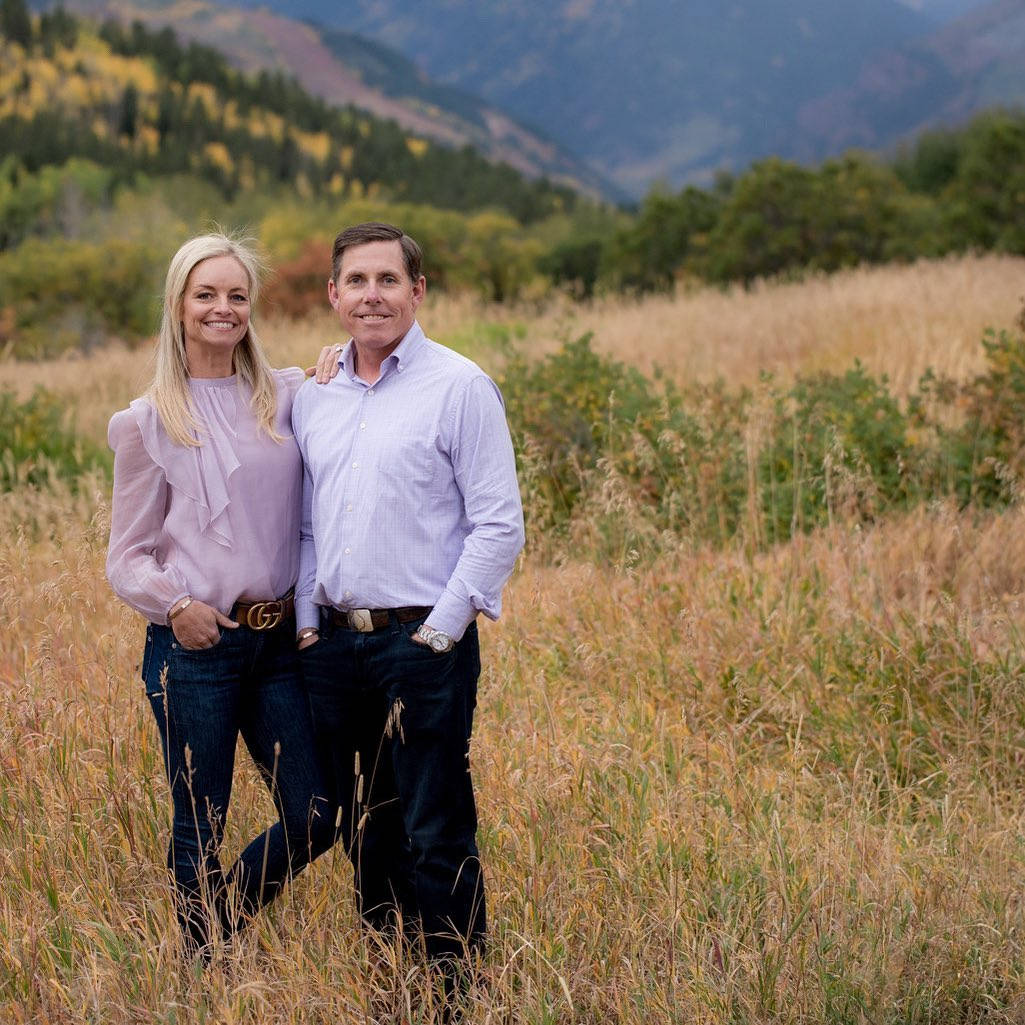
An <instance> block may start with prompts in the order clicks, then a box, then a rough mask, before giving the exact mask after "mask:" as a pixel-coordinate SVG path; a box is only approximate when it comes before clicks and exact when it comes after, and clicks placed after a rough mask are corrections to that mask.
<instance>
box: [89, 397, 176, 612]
mask: <svg viewBox="0 0 1025 1025" xmlns="http://www.w3.org/2000/svg"><path fill="white" fill-rule="evenodd" d="M107 440H108V442H109V444H110V447H111V448H112V449H113V450H114V490H113V498H112V502H111V522H110V547H109V549H108V552H107V579H108V580H109V581H110V585H111V587H112V588H113V589H114V593H115V594H117V596H118V597H119V598H121V599H122V600H123V601H125V602H126V603H127V604H129V605H131V606H132V608H134V609H136V610H138V611H139V612H141V613H142V614H143V615H144V616H145V617H146V618H147V619H149V620H150V621H151V622H153V623H161V624H166V623H167V612H168V610H169V609H170V608H171V607H172V606H173V605H174V603H175V602H177V601H179V600H180V599H181V598H183V597H185V595H186V594H188V593H189V587H188V583H187V581H186V580H185V578H184V576H183V575H182V573H181V572H180V571H179V570H178V569H177V568H176V567H175V566H171V565H167V564H165V563H164V562H163V561H161V557H160V547H161V537H162V531H163V525H164V518H165V507H166V503H167V480H166V478H165V476H164V471H163V470H162V469H161V468H160V467H159V466H157V464H156V463H154V462H153V460H152V459H151V458H150V456H149V454H148V453H147V451H146V447H145V445H144V444H143V440H142V432H141V430H140V428H139V424H138V422H137V421H136V418H135V416H134V415H133V414H132V411H131V410H128V409H126V410H123V411H121V412H120V413H116V414H115V415H114V417H113V418H112V419H111V421H110V427H109V428H108V431H107Z"/></svg>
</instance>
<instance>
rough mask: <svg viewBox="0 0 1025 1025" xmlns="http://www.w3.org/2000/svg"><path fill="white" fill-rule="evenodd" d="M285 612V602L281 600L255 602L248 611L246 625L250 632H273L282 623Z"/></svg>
mask: <svg viewBox="0 0 1025 1025" xmlns="http://www.w3.org/2000/svg"><path fill="white" fill-rule="evenodd" d="M284 612H285V607H284V602H282V601H280V600H277V599H276V600H274V601H258V602H254V603H253V604H252V605H250V606H249V608H248V609H246V613H245V624H244V625H245V626H248V627H249V629H250V630H273V629H274V627H276V626H278V625H279V624H280V623H281V620H282V618H283V617H284Z"/></svg>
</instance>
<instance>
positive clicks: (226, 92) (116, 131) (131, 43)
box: [0, 3, 573, 245]
mask: <svg viewBox="0 0 1025 1025" xmlns="http://www.w3.org/2000/svg"><path fill="white" fill-rule="evenodd" d="M6 6H7V7H8V8H10V9H14V8H15V7H16V5H15V4H12V3H8V4H7V5H6ZM6 20H7V23H8V31H7V32H6V33H5V36H6V38H4V39H3V40H2V41H0V47H2V49H0V68H2V69H3V70H2V71H0V96H2V99H0V152H2V153H5V154H9V155H17V158H18V162H19V164H20V165H21V166H22V167H23V168H24V169H25V170H26V171H29V172H32V171H36V170H38V169H39V168H41V167H43V166H45V165H48V164H60V163H63V162H64V161H65V160H67V159H68V158H69V157H82V158H86V159H89V160H93V161H95V162H96V163H98V164H101V165H104V166H108V167H111V168H116V169H117V172H118V177H119V179H121V180H131V179H132V178H133V177H134V176H135V175H136V174H138V173H140V172H143V173H146V174H149V175H162V174H175V173H189V174H192V175H195V176H197V177H199V178H200V179H201V180H204V181H207V182H210V183H212V184H214V185H215V186H216V187H217V188H218V189H219V190H220V191H221V192H222V193H223V194H224V195H225V197H227V198H231V197H232V196H234V195H236V194H237V193H238V192H239V191H240V190H243V189H264V188H272V187H274V186H276V185H280V184H287V185H288V187H289V188H290V189H293V190H294V191H295V192H296V193H298V194H299V195H300V196H321V195H334V196H360V195H367V194H376V195H380V196H382V197H387V198H389V199H392V200H409V201H415V202H424V203H430V204H433V205H436V206H439V207H446V208H451V209H461V210H467V209H473V208H475V207H478V206H481V205H484V204H490V203H497V204H499V205H501V206H503V207H504V208H505V209H507V210H508V211H509V212H510V213H512V214H513V215H514V216H516V217H517V218H518V219H521V220H524V221H531V220H536V219H537V218H539V217H542V216H545V215H547V214H549V213H551V212H552V211H553V210H557V209H561V208H563V207H564V206H565V205H567V204H572V202H573V193H572V192H571V191H570V190H568V189H566V188H556V187H553V186H551V185H549V184H548V183H546V182H528V181H527V180H526V179H524V178H523V177H522V176H521V175H519V174H517V173H516V172H514V171H513V170H512V169H511V168H509V167H507V166H502V165H496V164H492V163H489V162H488V161H486V160H485V159H484V158H483V157H481V156H480V155H479V154H477V153H476V152H475V151H473V150H471V149H468V148H463V149H459V150H453V149H448V148H445V147H442V146H438V145H436V144H434V143H432V142H429V141H427V140H425V139H422V138H417V137H414V136H411V135H409V134H408V133H406V132H404V131H403V130H402V129H401V128H399V127H398V126H397V125H396V124H395V123H394V122H388V121H382V120H379V119H376V118H374V117H371V116H369V115H366V114H363V113H361V112H357V111H356V110H354V109H353V108H351V107H348V108H342V109H338V108H334V107H331V106H329V105H328V104H327V103H325V102H324V101H323V100H320V99H317V98H314V97H312V96H310V95H309V94H308V93H306V92H305V91H304V90H303V89H301V88H300V87H299V86H298V85H297V84H296V83H295V81H294V80H292V79H290V78H286V77H284V76H282V75H280V74H271V73H268V72H261V73H259V74H257V75H253V76H247V75H243V74H241V73H239V72H237V71H235V70H234V69H233V68H231V67H230V66H229V65H228V63H227V62H226V60H225V59H224V57H223V56H221V54H219V53H218V52H217V51H215V50H213V49H211V48H209V47H205V46H200V45H199V44H196V43H190V44H188V45H187V46H185V45H182V44H180V43H179V42H178V40H177V39H176V37H175V35H174V33H173V32H172V31H170V30H169V29H164V30H160V31H151V30H148V29H146V28H145V27H143V26H142V25H141V24H139V23H136V24H134V25H133V26H131V28H128V29H125V28H123V27H121V26H120V25H119V24H118V23H116V22H106V23H104V24H103V25H102V26H101V27H99V29H98V30H97V29H96V28H94V27H93V26H91V25H90V24H88V23H86V22H83V21H79V20H78V19H75V18H74V17H73V16H71V15H69V14H67V13H65V12H63V11H61V10H57V11H54V12H53V13H51V14H44V15H42V16H41V17H40V19H39V21H38V25H37V27H36V29H35V30H33V29H32V27H31V22H30V21H25V22H24V24H25V25H26V26H27V28H23V29H21V30H20V31H19V29H18V26H17V19H16V17H14V16H12V14H10V13H8V15H7V19H6ZM4 241H5V243H6V244H8V245H9V244H10V243H11V242H12V241H14V240H13V239H11V238H10V237H8V238H6V239H5V240H4Z"/></svg>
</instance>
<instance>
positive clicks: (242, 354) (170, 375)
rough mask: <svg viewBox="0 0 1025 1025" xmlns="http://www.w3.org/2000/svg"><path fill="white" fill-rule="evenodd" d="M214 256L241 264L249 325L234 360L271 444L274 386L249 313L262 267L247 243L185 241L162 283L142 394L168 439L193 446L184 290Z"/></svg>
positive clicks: (213, 237) (196, 441) (219, 238)
mask: <svg viewBox="0 0 1025 1025" xmlns="http://www.w3.org/2000/svg"><path fill="white" fill-rule="evenodd" d="M215 256H233V257H234V258H235V259H236V260H238V262H239V263H240V264H241V265H242V269H243V270H244V271H245V272H246V277H247V278H248V279H249V306H250V314H249V326H248V329H247V330H246V333H245V336H244V337H243V338H242V339H241V341H240V342H239V343H238V345H236V346H235V352H234V354H233V357H232V359H233V362H234V366H235V373H236V374H238V377H239V382H240V383H245V384H247V385H249V387H250V388H251V389H252V394H253V397H252V400H251V402H250V406H251V408H252V410H253V415H254V416H255V417H256V422H257V424H258V425H259V427H260V429H261V430H264V431H266V432H267V434H268V435H270V437H271V438H273V439H274V440H275V441H281V440H282V437H281V435H280V434H278V433H277V432H276V431H275V430H274V416H275V414H276V413H277V406H278V396H277V388H276V387H275V384H274V378H273V376H272V368H271V365H270V363H269V362H268V360H267V356H266V355H265V354H264V351H263V346H262V345H261V343H260V339H259V337H258V336H257V334H256V329H255V327H254V326H253V320H252V310H253V308H254V307H255V306H256V299H257V296H258V295H259V291H260V276H261V271H262V266H261V262H260V258H259V256H258V255H257V253H256V251H255V249H254V248H253V245H252V242H251V240H249V239H242V238H232V237H231V236H229V235H224V234H222V233H220V232H213V233H211V234H209V235H199V236H197V237H196V238H191V239H189V240H188V242H186V243H185V244H184V245H183V246H182V247H181V248H180V249H179V250H178V252H177V253H175V254H174V256H172V257H171V263H170V264H169V265H168V268H167V278H166V280H165V282H164V313H163V317H162V318H161V321H160V334H159V335H158V336H157V351H156V367H155V370H154V374H153V382H152V383H151V384H150V387H149V390H148V391H147V392H146V395H147V397H148V398H149V400H150V401H151V402H152V403H153V405H154V407H155V408H156V411H157V413H158V414H159V415H160V421H161V423H162V424H163V425H164V430H165V431H167V435H168V437H169V438H170V439H171V440H172V441H175V442H177V443H178V444H179V445H188V446H192V447H197V446H199V445H202V441H201V439H200V438H199V436H198V435H199V433H200V431H201V426H200V424H199V423H198V421H197V420H196V416H195V411H194V410H193V406H192V396H191V394H190V392H189V367H188V363H187V361H186V358H185V329H184V326H183V324H182V309H183V305H184V301H185V286H186V284H187V283H188V280H189V275H190V274H191V273H192V271H193V268H194V267H195V266H196V265H197V264H199V263H202V262H203V260H209V259H211V258H212V257H215Z"/></svg>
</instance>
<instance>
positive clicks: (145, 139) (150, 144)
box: [135, 124, 160, 153]
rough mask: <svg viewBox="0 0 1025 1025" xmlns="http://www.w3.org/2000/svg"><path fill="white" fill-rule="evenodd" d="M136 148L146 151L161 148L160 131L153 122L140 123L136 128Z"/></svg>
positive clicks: (154, 150)
mask: <svg viewBox="0 0 1025 1025" xmlns="http://www.w3.org/2000/svg"><path fill="white" fill-rule="evenodd" d="M135 148H136V149H137V150H142V151H145V152H146V153H156V152H157V150H158V149H160V133H159V132H158V131H157V130H156V128H154V127H153V125H151V124H140V125H139V126H138V128H137V129H136V135H135Z"/></svg>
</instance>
